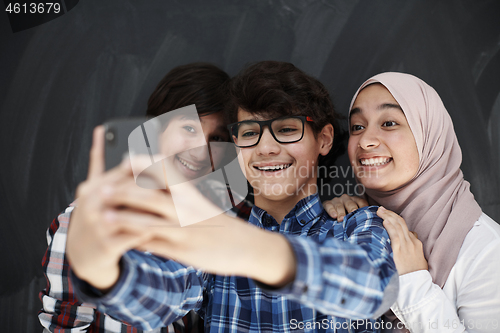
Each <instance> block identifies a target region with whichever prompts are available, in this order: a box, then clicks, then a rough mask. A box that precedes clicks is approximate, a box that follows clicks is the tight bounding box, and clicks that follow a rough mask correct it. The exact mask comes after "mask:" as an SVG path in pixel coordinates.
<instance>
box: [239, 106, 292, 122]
mask: <svg viewBox="0 0 500 333" xmlns="http://www.w3.org/2000/svg"><path fill="white" fill-rule="evenodd" d="M292 115H293V114H292V113H291V112H290V113H285V114H283V112H273V111H265V110H264V111H261V112H255V113H251V112H248V111H245V110H243V109H241V108H238V121H243V120H261V121H262V120H269V119H275V118H279V117H284V116H292Z"/></svg>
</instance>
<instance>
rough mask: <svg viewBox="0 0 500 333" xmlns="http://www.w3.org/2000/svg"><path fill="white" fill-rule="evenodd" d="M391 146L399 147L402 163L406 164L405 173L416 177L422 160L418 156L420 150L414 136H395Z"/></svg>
mask: <svg viewBox="0 0 500 333" xmlns="http://www.w3.org/2000/svg"><path fill="white" fill-rule="evenodd" d="M391 144H392V145H393V146H395V147H398V153H399V156H400V162H403V163H404V166H405V171H406V172H407V173H408V174H411V175H412V176H414V175H415V174H416V173H417V170H418V167H419V164H420V158H419V156H418V149H417V145H416V143H415V139H414V138H413V135H412V134H411V133H410V134H406V135H400V136H395V137H393V138H392V141H391Z"/></svg>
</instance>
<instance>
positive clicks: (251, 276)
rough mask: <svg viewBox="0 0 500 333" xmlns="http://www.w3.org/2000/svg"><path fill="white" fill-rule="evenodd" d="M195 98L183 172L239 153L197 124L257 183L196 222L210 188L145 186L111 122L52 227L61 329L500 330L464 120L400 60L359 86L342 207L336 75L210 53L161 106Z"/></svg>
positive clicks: (173, 147)
mask: <svg viewBox="0 0 500 333" xmlns="http://www.w3.org/2000/svg"><path fill="white" fill-rule="evenodd" d="M193 104H194V105H195V106H196V110H197V113H198V116H199V119H198V120H196V119H194V120H193V119H192V118H190V117H182V116H172V117H171V118H169V122H168V124H167V126H166V129H165V131H169V132H170V133H173V134H172V135H170V136H169V138H170V139H169V140H170V142H169V147H170V148H169V149H170V151H169V152H168V153H169V155H171V156H173V157H174V158H173V159H172V163H173V164H172V165H173V167H174V168H177V170H178V171H179V172H180V173H182V174H183V175H184V176H185V177H186V178H187V179H197V178H200V177H201V176H203V175H205V174H209V173H210V172H213V170H214V169H217V168H218V167H220V163H222V160H223V156H220V154H219V155H217V156H212V155H210V154H206V153H200V150H199V149H198V150H197V149H191V150H190V149H186V148H187V147H186V145H185V144H183V142H181V140H180V138H182V137H183V135H198V136H199V135H201V136H202V137H203V138H204V140H205V142H206V144H207V145H208V147H210V145H211V144H215V143H218V142H232V143H233V146H234V149H236V150H237V153H238V162H239V165H240V167H241V170H242V172H243V174H244V175H245V177H246V178H247V181H248V183H249V184H251V187H252V190H253V195H252V196H250V195H249V196H247V198H246V199H244V200H242V201H241V202H240V203H239V204H238V205H235V207H234V208H233V209H232V210H231V211H228V212H226V213H224V214H220V215H217V216H214V217H211V218H207V219H206V220H204V221H201V222H199V223H196V224H194V225H192V226H187V227H180V226H179V221H178V218H177V215H176V209H177V210H179V209H184V210H185V212H184V214H185V215H184V216H188V217H190V216H191V217H192V218H193V219H196V218H199V216H200V215H203V212H204V210H207V209H211V205H212V203H211V200H210V197H209V196H207V197H204V196H202V198H201V197H196V202H192V199H191V201H190V200H189V199H190V198H187V199H186V200H185V203H184V206H183V204H182V203H180V204H179V202H176V204H175V205H174V201H173V198H172V193H171V192H170V191H169V190H168V184H167V185H166V189H145V188H141V187H139V186H137V184H136V182H135V178H134V173H133V170H132V167H131V164H130V162H129V161H127V160H124V162H123V163H122V164H121V165H119V166H117V167H115V168H113V169H111V170H109V171H105V167H104V162H103V161H104V130H103V128H102V126H99V127H97V128H96V129H95V130H94V135H93V144H92V148H91V152H90V162H89V172H88V177H87V179H86V180H85V181H84V182H82V183H81V184H80V185H79V186H78V188H77V191H76V200H75V202H73V203H72V204H71V205H70V206H69V207H68V208H67V209H66V210H65V211H64V212H63V213H61V214H60V215H59V216H58V217H57V218H56V219H54V221H53V222H52V224H51V226H50V228H49V229H48V231H47V239H48V245H49V246H48V249H47V251H46V254H45V256H44V258H43V262H42V265H43V268H44V272H45V275H46V277H47V287H46V288H45V289H44V290H43V291H42V292H41V293H40V297H41V300H42V302H43V309H42V310H41V311H40V312H39V320H40V322H41V324H42V326H43V327H44V328H45V330H46V331H50V332H83V331H87V332H203V331H204V332H291V331H298V332H379V331H395V332H399V331H401V332H402V331H409V332H497V331H498V330H499V327H500V323H499V321H500V287H499V285H498V283H499V282H500V263H499V260H498V259H497V258H498V253H499V252H500V226H499V225H498V224H497V223H496V222H495V221H493V220H492V219H490V218H489V217H488V216H487V215H486V214H484V213H483V212H482V210H481V208H480V206H479V205H478V203H477V202H476V201H475V200H474V196H473V195H472V193H471V191H470V189H469V187H470V185H469V183H468V182H467V181H465V180H464V178H463V174H462V171H461V170H460V165H461V162H462V155H461V150H460V147H459V144H458V141H457V137H456V135H455V132H454V129H453V124H452V120H451V118H450V116H449V114H448V112H447V111H446V109H445V107H444V105H443V102H442V101H441V99H440V97H439V95H438V94H437V93H436V91H435V90H434V89H433V88H432V87H430V86H429V85H428V84H426V83H425V82H424V81H422V80H421V79H419V78H417V77H415V76H412V75H409V74H404V73H395V72H388V73H382V74H378V75H375V76H373V77H372V78H369V79H368V80H367V81H365V82H364V83H363V84H362V85H361V86H360V87H359V89H358V90H357V91H356V93H355V94H354V97H353V98H352V102H351V105H350V108H349V116H348V126H349V129H348V132H349V139H348V144H347V153H348V155H349V160H350V162H351V167H352V168H353V171H354V174H355V175H356V180H357V182H358V183H359V184H362V185H363V186H364V188H365V194H364V197H362V198H361V197H348V196H346V195H343V196H342V197H340V198H334V199H333V200H329V201H326V202H324V203H322V202H321V201H320V197H319V193H318V191H321V185H317V183H318V174H317V172H314V171H315V168H319V167H322V166H323V167H325V166H326V167H332V166H333V163H334V161H335V159H336V158H337V157H338V155H339V154H342V153H343V152H344V151H345V147H343V145H344V143H343V142H342V141H343V138H344V137H345V135H344V134H345V131H344V130H343V129H342V126H341V123H340V119H341V118H342V117H341V116H339V114H338V113H337V112H336V111H335V109H334V106H333V104H332V101H331V98H330V95H329V93H328V91H327V89H326V88H325V87H324V86H323V84H322V83H321V82H319V81H318V80H317V79H315V78H313V77H311V76H310V75H308V74H306V73H304V72H303V71H301V70H300V69H298V68H297V67H295V66H294V65H292V64H290V63H285V62H276V61H262V62H257V63H254V64H251V65H248V66H246V67H245V68H244V69H243V70H242V71H241V72H240V73H238V74H237V75H236V76H235V77H233V78H230V77H229V76H228V75H227V74H226V73H225V72H224V71H222V70H221V69H219V68H218V67H216V66H214V65H211V64H206V63H193V64H188V65H183V66H179V67H176V68H174V69H172V70H171V71H170V72H169V73H168V74H167V75H166V76H165V77H164V78H163V79H162V81H161V82H160V83H159V84H158V86H157V88H156V89H155V91H154V92H153V94H152V95H151V97H150V98H149V101H148V108H147V112H146V114H147V116H149V117H151V118H153V117H158V116H160V115H164V114H167V113H168V112H169V111H172V110H176V109H179V108H182V107H185V106H188V105H193ZM176 133H179V134H178V135H177V134H176ZM174 134H175V135H174ZM176 140H177V141H176ZM170 143H172V144H170ZM197 152H198V153H197ZM208 152H209V153H210V149H208ZM304 169H305V170H307V171H308V172H297V171H298V170H299V171H300V170H304ZM321 181H324V179H321ZM167 183H168V181H167ZM315 185H317V186H315ZM285 188H286V189H287V190H286V191H283V189H285ZM369 205H370V206H369Z"/></svg>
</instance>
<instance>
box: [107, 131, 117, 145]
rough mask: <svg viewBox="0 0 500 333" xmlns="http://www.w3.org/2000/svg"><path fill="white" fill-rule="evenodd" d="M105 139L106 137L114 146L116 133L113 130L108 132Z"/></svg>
mask: <svg viewBox="0 0 500 333" xmlns="http://www.w3.org/2000/svg"><path fill="white" fill-rule="evenodd" d="M105 137H106V141H108V142H109V143H111V144H112V143H114V142H115V132H114V131H113V130H112V129H110V130H108V131H107V132H106V135H105Z"/></svg>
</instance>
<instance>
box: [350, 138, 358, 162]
mask: <svg viewBox="0 0 500 333" xmlns="http://www.w3.org/2000/svg"><path fill="white" fill-rule="evenodd" d="M357 147H358V140H357V139H356V138H354V137H352V136H351V137H349V142H348V144H347V154H348V155H349V161H353V160H354V159H355V158H356V148H357Z"/></svg>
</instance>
